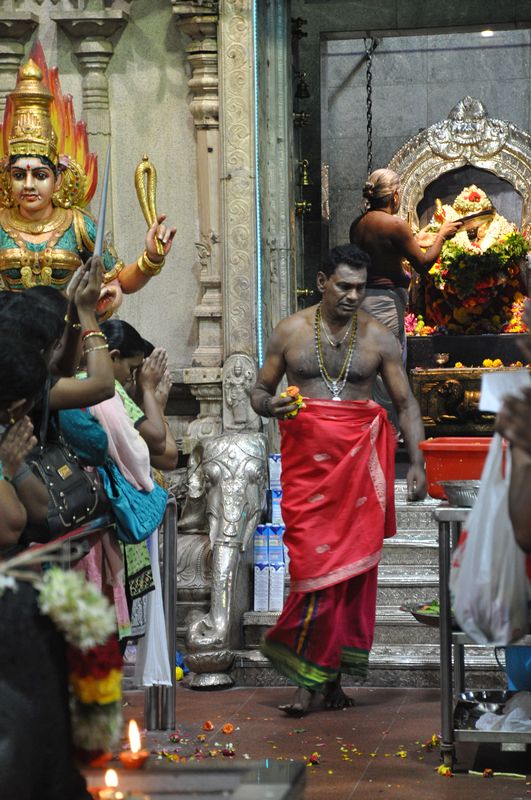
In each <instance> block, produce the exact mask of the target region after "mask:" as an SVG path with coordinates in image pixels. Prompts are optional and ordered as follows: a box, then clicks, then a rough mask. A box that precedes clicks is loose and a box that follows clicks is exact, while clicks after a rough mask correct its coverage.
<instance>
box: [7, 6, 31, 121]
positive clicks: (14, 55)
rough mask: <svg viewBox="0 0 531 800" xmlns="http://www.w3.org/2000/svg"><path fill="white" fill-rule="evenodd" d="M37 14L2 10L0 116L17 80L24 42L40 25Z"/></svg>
mask: <svg viewBox="0 0 531 800" xmlns="http://www.w3.org/2000/svg"><path fill="white" fill-rule="evenodd" d="M38 19H39V18H38V17H37V16H36V15H35V14H28V13H16V12H15V11H13V13H9V12H2V17H1V18H0V117H1V116H3V114H4V109H5V107H6V98H7V95H8V94H9V92H12V91H13V87H14V86H15V83H16V82H17V71H18V68H19V67H20V65H21V63H22V59H23V57H24V43H25V42H27V41H28V39H29V38H30V36H31V34H32V33H33V31H34V30H35V28H36V27H37V25H38Z"/></svg>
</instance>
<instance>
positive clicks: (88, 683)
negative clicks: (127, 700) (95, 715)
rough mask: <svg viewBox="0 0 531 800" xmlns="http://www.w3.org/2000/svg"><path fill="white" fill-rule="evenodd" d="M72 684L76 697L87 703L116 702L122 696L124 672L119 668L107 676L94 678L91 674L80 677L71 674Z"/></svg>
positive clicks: (104, 703) (105, 703)
mask: <svg viewBox="0 0 531 800" xmlns="http://www.w3.org/2000/svg"><path fill="white" fill-rule="evenodd" d="M70 684H71V686H72V688H73V690H74V692H75V694H76V697H78V698H79V700H80V701H81V702H82V703H84V704H85V705H90V703H98V704H99V705H107V703H115V702H116V701H117V700H119V699H120V698H121V696H122V672H121V670H119V669H112V670H111V671H110V672H109V674H108V675H107V676H106V677H105V678H94V677H92V676H91V675H87V676H86V677H85V678H80V677H78V676H77V675H75V674H71V675H70Z"/></svg>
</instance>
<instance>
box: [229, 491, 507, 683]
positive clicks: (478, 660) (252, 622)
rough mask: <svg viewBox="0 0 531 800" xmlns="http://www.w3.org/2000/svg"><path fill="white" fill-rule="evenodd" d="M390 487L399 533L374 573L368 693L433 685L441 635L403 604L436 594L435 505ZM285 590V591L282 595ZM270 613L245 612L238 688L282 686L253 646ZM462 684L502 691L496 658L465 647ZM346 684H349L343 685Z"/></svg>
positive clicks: (236, 671)
mask: <svg viewBox="0 0 531 800" xmlns="http://www.w3.org/2000/svg"><path fill="white" fill-rule="evenodd" d="M395 486H396V488H395V497H396V513H397V527H398V532H397V534H396V536H395V537H393V538H392V539H390V540H388V541H386V542H385V545H384V554H383V558H382V562H381V565H380V569H379V589H378V600H377V615H376V631H375V640H374V646H373V649H372V651H371V658H370V671H369V676H368V679H367V681H366V683H367V684H369V685H372V686H411V687H433V686H439V644H438V641H439V631H438V628H436V627H430V626H427V625H423V624H421V623H419V622H417V620H416V619H415V618H414V617H413V616H412V615H411V614H410V613H409V612H407V611H403V610H401V607H402V606H403V605H414V604H418V603H422V602H428V601H430V600H432V599H434V598H436V597H437V595H438V534H437V526H436V523H435V521H434V520H433V516H432V510H433V507H434V506H435V505H436V504H437V502H438V501H434V500H431V499H430V498H428V499H427V500H425V501H424V502H423V503H408V502H407V499H406V485H405V481H403V480H397V481H396V485H395ZM288 588H289V587H288V585H287V586H286V591H287V590H288ZM277 616H278V615H277V614H276V613H274V612H254V611H249V612H247V613H246V614H244V618H243V640H244V648H243V649H242V650H241V651H239V652H238V653H237V655H236V659H235V663H234V666H233V669H232V673H231V674H232V677H233V678H234V680H235V683H236V685H262V686H265V685H282V684H284V683H286V681H285V680H284V679H283V677H282V676H280V675H278V674H277V673H276V671H275V670H274V669H272V668H271V666H270V665H269V663H268V662H267V660H266V659H264V657H263V656H262V655H261V653H260V651H259V649H258V646H259V642H260V639H261V638H262V636H263V634H264V633H265V631H266V630H267V628H268V627H270V626H271V625H272V624H273V623H274V622H275V620H276V618H277ZM466 666H467V673H466V675H467V685H468V686H470V687H472V688H474V687H482V688H490V687H498V686H502V685H504V673H503V672H501V670H500V668H499V667H498V664H497V662H496V659H495V657H494V651H493V650H492V649H490V648H481V647H474V646H467V648H466ZM344 682H345V684H346V685H348V684H349V679H348V678H345V681H344Z"/></svg>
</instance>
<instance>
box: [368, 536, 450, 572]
mask: <svg viewBox="0 0 531 800" xmlns="http://www.w3.org/2000/svg"><path fill="white" fill-rule="evenodd" d="M417 534H418V535H417ZM438 560H439V546H438V544H437V542H436V541H435V540H434V539H431V538H427V537H426V533H425V531H414V532H411V531H408V533H407V534H404V533H403V532H400V533H397V534H396V536H393V538H392V539H386V540H385V542H384V546H383V553H382V560H381V562H380V564H381V566H383V565H392V564H403V565H404V568H406V567H407V566H408V565H411V566H416V565H418V564H430V565H431V566H436V565H437V563H438Z"/></svg>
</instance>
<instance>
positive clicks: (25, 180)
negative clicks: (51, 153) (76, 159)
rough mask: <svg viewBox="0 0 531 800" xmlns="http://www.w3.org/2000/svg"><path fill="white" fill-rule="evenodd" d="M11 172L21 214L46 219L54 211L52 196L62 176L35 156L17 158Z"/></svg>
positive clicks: (14, 194) (16, 201)
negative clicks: (57, 174)
mask: <svg viewBox="0 0 531 800" xmlns="http://www.w3.org/2000/svg"><path fill="white" fill-rule="evenodd" d="M9 172H10V176H11V191H12V193H13V199H14V201H15V204H16V205H17V206H18V207H19V210H20V213H21V215H22V216H23V217H27V218H28V219H46V217H48V216H49V215H50V214H51V213H52V209H53V206H52V197H53V193H54V192H55V191H57V189H58V188H59V185H60V182H61V177H60V176H56V175H55V174H54V172H53V170H52V168H51V167H50V166H48V165H47V164H46V163H45V162H43V161H41V159H40V158H36V157H34V156H31V157H30V156H22V157H20V158H17V160H16V161H15V162H14V163H13V164H12V165H11V167H10V170H9Z"/></svg>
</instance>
